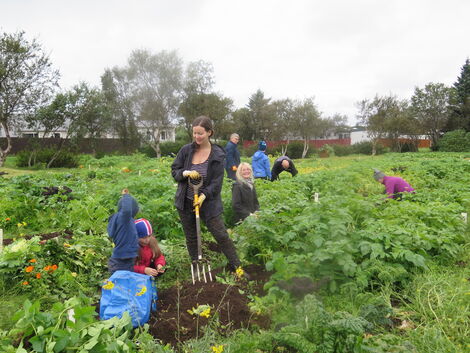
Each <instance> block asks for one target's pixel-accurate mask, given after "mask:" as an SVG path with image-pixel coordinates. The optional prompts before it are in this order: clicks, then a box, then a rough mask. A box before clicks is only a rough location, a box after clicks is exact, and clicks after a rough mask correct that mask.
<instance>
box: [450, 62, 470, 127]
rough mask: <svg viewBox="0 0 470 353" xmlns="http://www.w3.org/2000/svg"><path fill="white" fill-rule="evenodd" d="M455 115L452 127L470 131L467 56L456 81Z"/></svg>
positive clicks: (469, 64)
mask: <svg viewBox="0 0 470 353" xmlns="http://www.w3.org/2000/svg"><path fill="white" fill-rule="evenodd" d="M454 88H455V95H454V96H453V108H454V116H453V117H452V118H453V119H452V123H453V124H452V125H451V126H450V128H451V129H453V130H454V129H457V128H464V129H465V130H467V131H470V60H469V59H468V58H467V60H466V61H465V64H464V65H463V66H462V69H461V70H460V76H459V77H458V78H457V81H456V82H455V83H454Z"/></svg>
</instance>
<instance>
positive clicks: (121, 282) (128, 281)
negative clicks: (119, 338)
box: [100, 271, 158, 327]
mask: <svg viewBox="0 0 470 353" xmlns="http://www.w3.org/2000/svg"><path fill="white" fill-rule="evenodd" d="M157 299H158V296H157V288H156V285H155V280H154V279H153V277H152V276H147V275H143V274H140V273H135V272H130V271H116V272H114V273H113V275H112V276H111V277H110V278H109V279H108V280H107V281H106V282H105V284H104V285H103V286H102V292H101V300H100V319H101V320H107V319H111V318H112V317H114V316H118V317H122V315H123V314H124V312H126V311H127V312H129V315H130V316H131V318H132V325H133V326H134V327H137V326H142V325H143V324H145V323H146V322H147V321H148V320H149V318H150V311H151V310H152V311H155V310H156V309H157V307H156V301H157Z"/></svg>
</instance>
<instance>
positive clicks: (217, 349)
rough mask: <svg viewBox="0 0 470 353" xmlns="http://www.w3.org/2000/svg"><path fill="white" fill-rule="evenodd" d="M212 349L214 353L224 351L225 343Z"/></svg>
mask: <svg viewBox="0 0 470 353" xmlns="http://www.w3.org/2000/svg"><path fill="white" fill-rule="evenodd" d="M211 349H212V352H214V353H222V352H223V351H224V345H223V344H221V345H218V346H212V347H211Z"/></svg>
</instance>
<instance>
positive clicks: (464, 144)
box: [438, 130, 470, 152]
mask: <svg viewBox="0 0 470 353" xmlns="http://www.w3.org/2000/svg"><path fill="white" fill-rule="evenodd" d="M438 149H439V151H443V152H468V151H470V132H467V133H466V132H465V131H464V130H454V131H450V132H447V133H446V134H445V135H444V136H443V137H442V138H441V139H440V140H439V143H438Z"/></svg>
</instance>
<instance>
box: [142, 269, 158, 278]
mask: <svg viewBox="0 0 470 353" xmlns="http://www.w3.org/2000/svg"><path fill="white" fill-rule="evenodd" d="M144 272H145V274H146V275H147V276H156V275H158V271H157V270H156V269H154V268H151V267H146V268H145V270H144Z"/></svg>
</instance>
